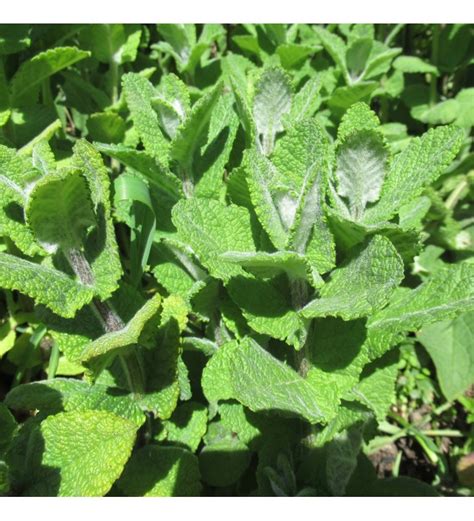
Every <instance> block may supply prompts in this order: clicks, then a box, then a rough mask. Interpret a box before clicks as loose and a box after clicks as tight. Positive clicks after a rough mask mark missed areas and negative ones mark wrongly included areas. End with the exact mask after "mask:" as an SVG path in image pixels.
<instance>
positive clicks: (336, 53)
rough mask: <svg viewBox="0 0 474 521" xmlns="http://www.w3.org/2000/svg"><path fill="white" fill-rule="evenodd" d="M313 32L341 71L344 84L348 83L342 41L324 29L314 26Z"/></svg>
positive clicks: (344, 48) (344, 50) (344, 46)
mask: <svg viewBox="0 0 474 521" xmlns="http://www.w3.org/2000/svg"><path fill="white" fill-rule="evenodd" d="M314 30H315V32H316V34H317V35H318V37H319V39H320V40H321V43H322V44H323V45H324V48H325V49H326V51H327V52H328V54H329V55H330V56H331V58H332V59H333V60H334V62H335V63H336V65H337V66H338V67H339V69H340V70H341V72H342V74H343V76H344V79H345V80H346V83H349V73H348V71H347V67H346V45H345V43H344V41H343V40H342V38H340V37H339V36H337V34H333V33H331V32H329V31H328V30H327V29H325V28H324V27H320V26H315V28H314Z"/></svg>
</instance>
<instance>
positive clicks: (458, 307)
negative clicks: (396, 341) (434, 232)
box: [368, 263, 474, 332]
mask: <svg viewBox="0 0 474 521" xmlns="http://www.w3.org/2000/svg"><path fill="white" fill-rule="evenodd" d="M471 309H474V265H473V264H468V263H461V264H454V265H451V266H446V268H445V269H442V270H439V271H436V272H435V273H433V275H432V276H431V277H430V278H429V279H428V280H427V281H426V282H424V283H423V284H420V286H418V287H417V288H415V289H414V290H410V291H404V292H402V293H400V294H399V295H398V296H397V295H396V296H395V298H394V299H393V300H392V302H391V303H390V305H389V306H387V307H386V308H385V309H383V310H382V311H379V312H378V313H376V314H375V315H374V316H372V317H371V318H370V319H369V322H368V326H369V328H371V329H386V330H389V331H394V332H398V331H416V330H418V329H419V328H420V327H421V326H425V325H428V324H431V323H433V322H437V321H439V320H445V319H448V318H455V317H456V316H457V315H459V314H460V313H463V312H468V311H470V310H471Z"/></svg>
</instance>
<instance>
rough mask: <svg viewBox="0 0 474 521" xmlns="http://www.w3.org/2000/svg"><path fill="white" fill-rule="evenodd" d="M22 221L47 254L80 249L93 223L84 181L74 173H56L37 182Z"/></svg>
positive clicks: (87, 191)
mask: <svg viewBox="0 0 474 521" xmlns="http://www.w3.org/2000/svg"><path fill="white" fill-rule="evenodd" d="M25 213H26V219H27V222H28V224H29V226H30V227H31V229H32V230H33V233H34V234H35V236H36V238H37V239H38V241H39V242H40V243H41V244H42V246H43V247H44V249H45V250H46V251H48V252H49V253H55V252H56V251H57V250H58V249H62V250H64V251H65V252H66V253H68V252H69V251H70V250H80V249H81V248H82V244H83V242H84V239H85V235H86V230H87V228H88V227H89V226H92V225H94V224H95V216H94V213H93V209H92V201H91V198H90V193H89V190H88V186H87V182H86V179H85V177H84V176H83V175H82V174H81V172H79V171H77V170H70V171H66V170H63V171H57V172H54V173H51V174H50V175H48V176H46V177H43V178H42V179H41V180H39V181H38V182H37V183H36V184H35V186H34V188H33V190H32V191H31V194H30V197H29V200H28V204H27V206H26V211H25Z"/></svg>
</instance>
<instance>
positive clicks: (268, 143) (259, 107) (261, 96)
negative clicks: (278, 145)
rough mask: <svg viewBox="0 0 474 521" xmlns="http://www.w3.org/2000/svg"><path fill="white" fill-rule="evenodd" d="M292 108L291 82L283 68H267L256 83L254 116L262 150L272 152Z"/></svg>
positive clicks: (267, 152) (265, 152)
mask: <svg viewBox="0 0 474 521" xmlns="http://www.w3.org/2000/svg"><path fill="white" fill-rule="evenodd" d="M290 108H291V84H290V80H289V77H288V76H287V75H286V73H285V72H284V71H283V70H282V69H278V68H272V69H267V70H265V71H264V72H263V73H262V75H261V76H260V78H259V80H258V82H257V84H256V85H255V95H254V98H253V117H254V120H255V125H256V128H257V133H258V135H259V137H260V139H261V147H262V151H263V153H264V154H265V155H267V156H268V155H269V154H271V152H272V150H273V147H274V145H275V139H276V135H277V134H278V133H279V132H281V131H282V130H283V116H284V115H285V114H287V113H288V112H289V111H290Z"/></svg>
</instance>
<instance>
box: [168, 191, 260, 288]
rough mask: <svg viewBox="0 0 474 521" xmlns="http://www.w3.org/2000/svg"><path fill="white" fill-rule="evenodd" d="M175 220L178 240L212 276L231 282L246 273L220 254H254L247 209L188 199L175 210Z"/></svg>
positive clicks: (205, 200) (181, 202) (211, 201)
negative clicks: (241, 252)
mask: <svg viewBox="0 0 474 521" xmlns="http://www.w3.org/2000/svg"><path fill="white" fill-rule="evenodd" d="M172 218H173V223H174V224H175V226H176V228H177V229H178V235H179V238H180V239H181V240H182V241H183V242H184V243H185V244H188V245H189V246H190V247H191V248H192V250H193V252H194V253H195V254H196V255H197V257H198V258H199V260H200V261H201V263H202V264H203V265H204V266H205V267H206V268H207V269H208V270H209V273H210V274H211V275H212V276H214V277H216V278H219V279H222V280H229V279H230V278H231V277H232V276H235V275H241V274H243V273H244V271H243V270H242V268H240V267H239V266H231V265H229V264H228V263H227V262H225V261H223V260H222V259H220V257H219V255H220V254H221V253H225V252H227V251H255V246H254V243H253V238H252V233H251V227H250V216H249V213H248V211H247V209H245V208H241V207H238V206H234V205H230V206H225V205H224V204H223V203H221V202H218V201H213V200H211V199H188V200H182V201H180V202H179V203H178V204H177V205H176V206H175V207H174V208H173V216H172Z"/></svg>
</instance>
